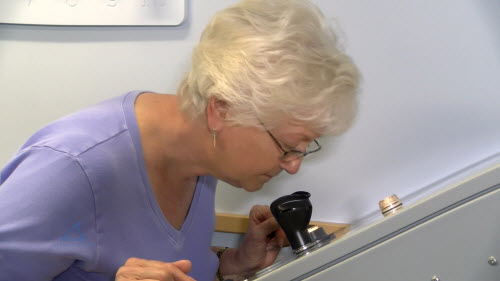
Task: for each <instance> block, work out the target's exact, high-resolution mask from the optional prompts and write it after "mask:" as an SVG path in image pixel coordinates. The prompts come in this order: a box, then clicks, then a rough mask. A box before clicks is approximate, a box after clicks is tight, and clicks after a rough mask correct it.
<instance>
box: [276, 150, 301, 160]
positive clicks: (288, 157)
mask: <svg viewBox="0 0 500 281" xmlns="http://www.w3.org/2000/svg"><path fill="white" fill-rule="evenodd" d="M302 156H304V154H302V152H298V151H289V152H287V153H286V154H285V155H283V157H282V158H281V160H283V161H292V160H295V159H298V158H302Z"/></svg>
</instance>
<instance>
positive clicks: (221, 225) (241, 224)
mask: <svg viewBox="0 0 500 281" xmlns="http://www.w3.org/2000/svg"><path fill="white" fill-rule="evenodd" d="M215 217H216V224H215V231H220V232H230V233H243V234H244V233H246V232H247V226H248V220H249V219H248V216H246V215H235V214H224V213H216V214H215ZM310 224H311V225H317V226H320V227H323V228H324V229H325V232H326V233H332V232H333V233H335V236H337V238H340V237H342V236H344V235H345V234H346V233H347V232H349V229H350V228H351V225H350V224H344V223H332V222H320V221H311V222H310Z"/></svg>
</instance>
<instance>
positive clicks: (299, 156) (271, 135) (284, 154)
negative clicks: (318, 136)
mask: <svg viewBox="0 0 500 281" xmlns="http://www.w3.org/2000/svg"><path fill="white" fill-rule="evenodd" d="M259 122H260V124H261V125H262V128H264V130H266V132H267V133H268V134H269V136H270V137H271V138H272V139H273V141H274V142H275V143H276V145H277V146H278V147H279V149H280V150H281V151H282V152H283V155H281V157H280V159H281V160H284V159H285V158H286V155H291V154H290V153H296V154H297V157H292V159H293V160H295V159H299V158H304V157H306V156H307V155H309V154H311V153H314V152H318V151H319V150H321V145H320V144H319V143H318V141H317V140H313V141H314V143H316V145H317V146H318V148H317V149H314V150H311V151H305V152H303V151H300V150H295V149H292V150H289V151H286V150H284V149H283V147H282V146H281V144H280V143H279V141H278V139H276V137H275V136H274V135H273V134H271V132H270V131H269V130H268V129H267V128H266V126H264V123H262V121H260V120H259ZM292 159H290V160H292Z"/></svg>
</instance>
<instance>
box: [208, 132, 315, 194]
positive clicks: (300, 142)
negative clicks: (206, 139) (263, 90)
mask: <svg viewBox="0 0 500 281" xmlns="http://www.w3.org/2000/svg"><path fill="white" fill-rule="evenodd" d="M270 134H272V136H274V138H275V139H276V141H275V140H273V138H272V136H271V135H270ZM317 137H319V135H317V134H315V133H314V132H313V131H311V130H309V129H308V128H306V127H303V126H300V125H295V124H286V125H283V126H281V127H279V128H276V129H273V130H271V131H269V132H268V131H266V129H265V128H264V127H262V128H248V127H241V126H228V127H225V129H224V130H222V131H221V132H220V133H218V134H217V142H216V143H217V145H216V149H217V150H218V151H217V152H216V153H217V156H218V157H217V159H218V160H217V161H218V163H217V164H218V165H217V166H218V171H219V173H218V175H215V176H216V177H217V178H219V179H221V180H223V181H225V182H227V183H229V184H231V185H233V186H236V187H241V188H243V189H245V190H247V191H256V190H259V189H260V188H262V185H263V184H264V183H266V182H268V181H269V180H270V179H271V178H272V177H274V176H276V175H278V174H279V173H280V172H281V171H282V170H285V171H286V172H288V173H289V174H295V173H297V172H298V170H299V168H300V164H301V163H302V158H297V159H293V160H281V159H280V158H281V156H282V155H283V153H284V152H283V151H282V150H281V148H280V147H279V146H278V144H277V143H276V142H278V143H279V145H280V146H281V147H282V148H283V150H285V151H290V150H299V151H305V150H306V148H307V146H308V145H309V144H310V143H311V142H312V141H313V140H314V139H316V138H317Z"/></svg>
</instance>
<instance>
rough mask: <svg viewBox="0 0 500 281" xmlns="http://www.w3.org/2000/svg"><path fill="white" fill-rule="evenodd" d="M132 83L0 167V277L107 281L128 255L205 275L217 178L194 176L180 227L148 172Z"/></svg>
mask: <svg viewBox="0 0 500 281" xmlns="http://www.w3.org/2000/svg"><path fill="white" fill-rule="evenodd" d="M140 93H141V92H138V91H134V92H130V93H128V94H126V95H124V96H121V97H118V98H114V99H111V100H108V101H105V102H103V103H100V104H98V105H95V106H92V107H89V108H87V109H85V110H83V111H80V112H77V113H75V114H72V115H69V116H67V117H65V118H62V119H60V120H58V121H56V122H54V123H52V124H50V125H48V126H47V127H45V128H43V129H41V130H40V131H38V132H37V133H35V134H34V135H33V136H32V137H31V138H30V139H29V140H28V142H27V143H26V144H25V145H24V146H23V147H22V148H21V149H20V151H19V152H18V153H17V155H16V156H15V157H14V158H13V159H12V160H11V161H10V162H9V163H8V164H7V166H6V167H5V168H4V169H3V170H2V171H1V177H0V280H1V281H12V280H23V281H31V280H33V281H35V280H36V281H43V280H58V281H60V280H68V281H69V280H71V281H78V280H114V278H115V275H116V271H117V270H118V268H119V267H120V266H122V265H123V264H124V263H125V261H126V260H127V259H128V258H130V257H138V258H142V259H149V260H159V261H164V262H174V261H177V260H180V259H188V260H191V262H192V263H193V267H192V270H191V272H190V274H189V275H190V276H192V277H193V278H194V279H196V280H199V281H200V280H210V281H212V280H213V279H214V276H215V272H216V270H217V267H218V260H217V257H216V255H215V254H214V253H213V252H212V251H211V250H210V242H211V238H212V233H213V231H214V227H215V212H214V195H215V186H216V183H217V181H216V179H214V178H213V177H211V176H200V177H199V178H198V182H197V184H196V191H195V193H194V196H193V201H192V203H191V207H190V209H189V213H188V215H187V218H186V220H185V222H184V224H183V226H182V228H181V230H180V231H178V230H176V229H175V228H173V227H172V226H171V225H170V224H169V223H168V221H167V220H166V219H165V217H164V216H163V213H162V211H161V209H160V207H159V206H158V204H157V202H156V199H155V197H154V194H153V192H152V189H151V184H150V182H149V180H148V177H147V172H146V168H145V164H144V159H143V154H142V146H141V140H140V135H139V130H138V128H137V122H136V119H135V112H134V102H135V99H136V97H137V96H138V95H139V94H140Z"/></svg>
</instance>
